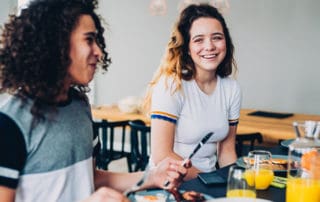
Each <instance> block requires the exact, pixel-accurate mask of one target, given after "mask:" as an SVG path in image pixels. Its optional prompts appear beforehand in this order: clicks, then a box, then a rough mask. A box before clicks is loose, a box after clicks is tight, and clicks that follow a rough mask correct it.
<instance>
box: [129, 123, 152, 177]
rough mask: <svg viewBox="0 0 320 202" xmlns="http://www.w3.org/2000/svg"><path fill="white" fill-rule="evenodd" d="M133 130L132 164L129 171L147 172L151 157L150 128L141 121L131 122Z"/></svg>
mask: <svg viewBox="0 0 320 202" xmlns="http://www.w3.org/2000/svg"><path fill="white" fill-rule="evenodd" d="M129 126H130V130H131V135H130V137H131V157H130V159H131V162H130V167H131V168H130V169H129V171H130V172H132V171H138V170H145V168H146V166H147V164H148V161H149V155H150V129H151V128H150V126H146V125H145V123H144V122H143V121H141V120H134V121H129Z"/></svg>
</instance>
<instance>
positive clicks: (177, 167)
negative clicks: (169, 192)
mask: <svg viewBox="0 0 320 202" xmlns="http://www.w3.org/2000/svg"><path fill="white" fill-rule="evenodd" d="M182 163H183V162H182V161H177V160H174V159H172V158H165V159H163V160H162V161H160V162H159V163H158V165H157V166H156V167H154V168H151V170H150V174H149V178H148V180H150V183H151V184H154V186H156V187H159V188H162V189H172V188H175V187H178V186H179V185H180V184H181V183H182V182H183V178H184V177H185V176H186V175H187V168H190V167H191V162H190V160H188V161H187V162H186V164H185V167H183V166H182ZM166 182H169V185H168V186H165V183H166Z"/></svg>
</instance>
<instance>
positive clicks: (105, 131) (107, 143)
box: [93, 120, 130, 171]
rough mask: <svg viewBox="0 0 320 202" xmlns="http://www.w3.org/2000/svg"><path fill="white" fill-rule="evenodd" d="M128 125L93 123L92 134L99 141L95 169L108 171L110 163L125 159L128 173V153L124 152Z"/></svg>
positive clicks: (126, 123)
mask: <svg viewBox="0 0 320 202" xmlns="http://www.w3.org/2000/svg"><path fill="white" fill-rule="evenodd" d="M128 123H129V121H114V122H109V121H107V120H102V121H93V132H94V134H96V135H98V136H99V138H100V140H101V150H100V153H99V155H98V156H97V159H96V166H97V168H100V169H104V170H108V166H109V164H110V162H111V161H113V160H118V159H121V158H127V163H128V171H129V169H130V166H129V163H130V152H128V151H126V150H125V143H126V132H127V131H126V129H127V128H128ZM118 135H119V136H118ZM118 140H120V142H119V141H118ZM119 143H120V146H119V145H118V144H119Z"/></svg>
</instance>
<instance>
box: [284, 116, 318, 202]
mask: <svg viewBox="0 0 320 202" xmlns="http://www.w3.org/2000/svg"><path fill="white" fill-rule="evenodd" d="M293 127H294V129H295V132H296V135H297V138H296V139H295V140H294V141H293V142H292V143H291V144H290V145H289V153H288V174H287V177H288V179H287V188H286V202H305V201H317V202H320V138H319V132H320V122H316V121H297V122H293Z"/></svg>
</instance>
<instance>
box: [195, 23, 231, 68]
mask: <svg viewBox="0 0 320 202" xmlns="http://www.w3.org/2000/svg"><path fill="white" fill-rule="evenodd" d="M189 34H190V42H189V55H190V57H191V58H192V60H193V62H194V64H195V68H196V71H197V73H200V72H203V71H204V72H211V73H212V72H214V73H215V72H216V70H217V68H218V66H219V64H220V63H221V62H222V61H223V59H224V58H225V56H226V52H227V47H226V40H225V36H224V33H223V28H222V25H221V23H220V22H219V21H218V20H216V19H214V18H209V17H201V18H198V19H197V20H195V21H194V22H193V23H192V25H191V28H190V31H189Z"/></svg>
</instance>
